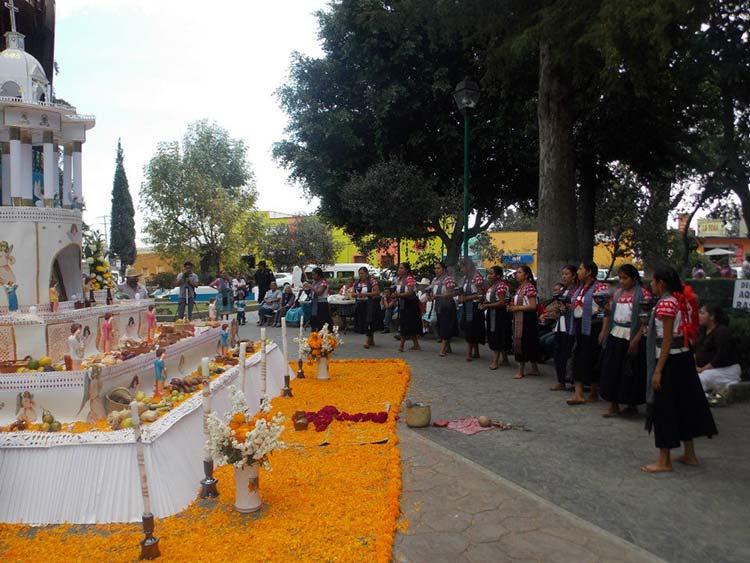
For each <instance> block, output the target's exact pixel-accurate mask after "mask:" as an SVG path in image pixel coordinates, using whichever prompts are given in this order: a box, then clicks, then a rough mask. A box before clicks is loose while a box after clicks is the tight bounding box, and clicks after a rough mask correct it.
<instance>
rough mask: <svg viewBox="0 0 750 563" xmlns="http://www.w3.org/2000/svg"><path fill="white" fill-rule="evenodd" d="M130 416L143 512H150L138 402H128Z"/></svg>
mask: <svg viewBox="0 0 750 563" xmlns="http://www.w3.org/2000/svg"><path fill="white" fill-rule="evenodd" d="M130 417H131V418H132V419H133V434H134V435H135V443H136V458H137V460H138V474H139V477H140V480H141V496H142V497H143V513H144V514H150V513H151V499H150V497H149V494H148V478H147V477H146V463H145V459H144V455H143V442H142V441H141V417H140V415H139V414H138V402H137V401H132V402H131V403H130Z"/></svg>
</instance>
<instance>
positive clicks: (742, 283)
mask: <svg viewBox="0 0 750 563" xmlns="http://www.w3.org/2000/svg"><path fill="white" fill-rule="evenodd" d="M732 307H733V308H734V309H745V310H750V280H737V281H736V282H734V298H733V299H732Z"/></svg>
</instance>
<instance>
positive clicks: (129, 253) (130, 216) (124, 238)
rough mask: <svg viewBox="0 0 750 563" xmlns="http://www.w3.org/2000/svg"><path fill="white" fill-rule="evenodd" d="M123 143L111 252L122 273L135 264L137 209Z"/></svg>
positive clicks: (114, 189)
mask: <svg viewBox="0 0 750 563" xmlns="http://www.w3.org/2000/svg"><path fill="white" fill-rule="evenodd" d="M123 160H124V158H123V153H122V143H121V142H120V139H118V140H117V157H116V159H115V179H114V182H113V183H112V211H111V223H110V238H109V240H110V252H111V254H114V255H115V256H117V257H118V258H119V259H120V273H121V274H122V275H124V274H125V269H126V268H127V267H128V266H130V265H132V264H133V263H134V262H135V256H136V250H135V219H134V217H135V208H134V207H133V199H132V198H131V197H130V188H129V187H128V177H127V175H126V174H125V167H124V166H123Z"/></svg>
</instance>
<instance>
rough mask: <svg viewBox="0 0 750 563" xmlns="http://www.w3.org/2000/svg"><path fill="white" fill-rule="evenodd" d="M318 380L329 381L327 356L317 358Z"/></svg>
mask: <svg viewBox="0 0 750 563" xmlns="http://www.w3.org/2000/svg"><path fill="white" fill-rule="evenodd" d="M318 379H330V377H329V376H328V356H321V357H320V358H318Z"/></svg>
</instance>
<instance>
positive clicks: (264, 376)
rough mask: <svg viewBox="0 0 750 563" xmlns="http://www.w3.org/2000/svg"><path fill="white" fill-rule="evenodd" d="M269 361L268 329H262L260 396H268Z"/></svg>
mask: <svg viewBox="0 0 750 563" xmlns="http://www.w3.org/2000/svg"><path fill="white" fill-rule="evenodd" d="M267 365H268V364H267V359H266V329H265V328H261V329H260V396H261V397H265V396H266V389H267V388H268V385H267V382H266V379H267V375H268V372H267V369H268V368H267Z"/></svg>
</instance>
